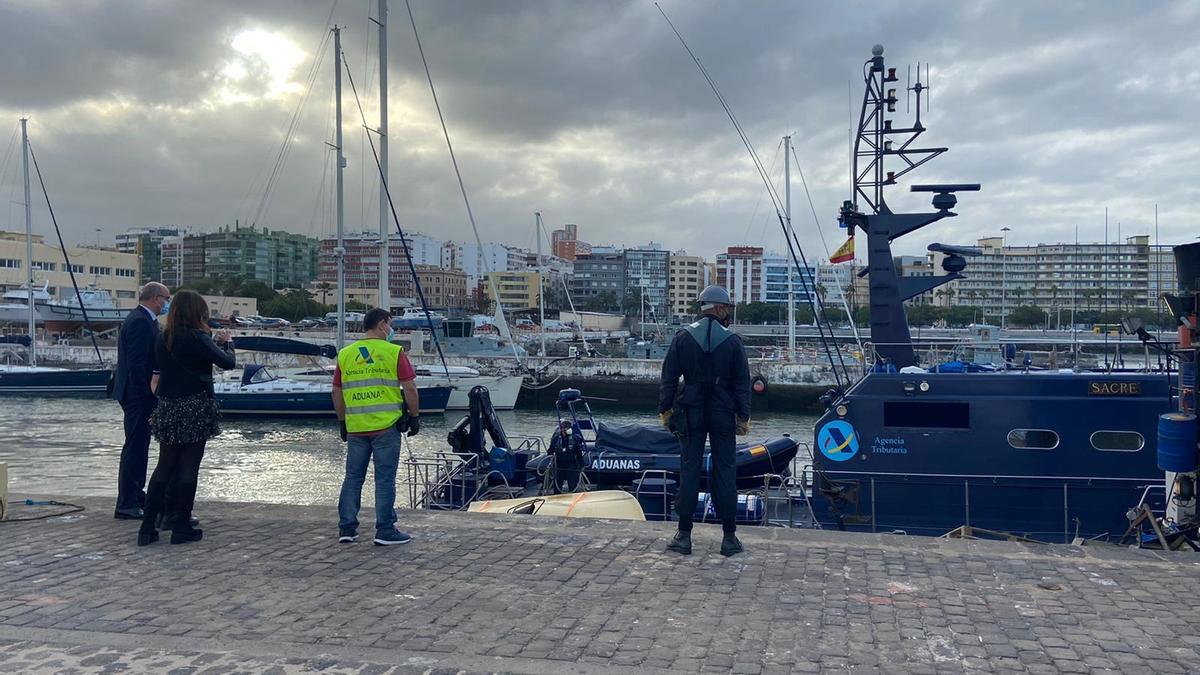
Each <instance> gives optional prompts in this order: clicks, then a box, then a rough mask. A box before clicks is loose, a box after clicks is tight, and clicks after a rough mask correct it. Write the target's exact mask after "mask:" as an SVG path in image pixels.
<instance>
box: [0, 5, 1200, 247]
mask: <svg viewBox="0 0 1200 675" xmlns="http://www.w3.org/2000/svg"><path fill="white" fill-rule="evenodd" d="M662 5H663V7H664V9H665V10H666V11H667V12H668V14H669V15H670V16H671V18H672V20H673V21H674V22H675V25H676V26H677V27H678V28H679V30H680V31H681V33H682V34H683V35H684V37H685V38H686V39H687V40H688V42H689V44H690V46H691V47H692V49H693V50H694V51H695V52H696V54H697V55H698V56H699V57H700V58H701V60H703V61H704V63H705V65H706V66H707V68H708V70H709V71H710V73H711V74H712V76H713V78H714V79H715V80H716V82H717V84H718V86H719V87H720V88H721V89H722V92H723V94H724V96H725V98H726V100H727V101H728V102H729V104H730V105H731V107H732V108H733V110H734V112H735V114H736V115H737V116H738V117H739V118H740V120H741V123H742V125H743V126H744V128H745V130H746V132H747V135H748V136H749V137H750V139H751V141H752V142H753V143H754V145H755V146H756V147H757V149H758V152H759V154H760V156H761V158H762V162H763V164H764V165H766V166H767V167H769V168H770V169H771V173H772V174H773V178H774V179H775V180H776V181H778V183H779V189H780V192H781V193H782V174H783V159H782V154H781V153H780V151H779V146H780V138H781V137H782V136H783V135H784V134H789V133H790V134H792V136H793V139H794V140H793V143H794V145H795V149H796V153H797V157H798V161H799V167H800V168H801V169H802V170H803V171H804V176H805V178H806V179H807V182H808V187H809V188H810V191H811V195H812V200H813V208H814V209H815V212H816V216H817V217H818V219H819V223H817V222H814V219H813V213H812V210H810V208H809V204H808V201H807V199H806V198H805V195H804V190H803V188H802V186H801V185H800V184H799V180H798V176H797V175H796V173H795V172H793V178H794V184H793V212H794V214H795V215H794V221H795V223H796V227H797V230H798V231H799V233H800V236H801V239H802V241H803V243H804V245H805V247H806V251H807V252H808V255H809V257H810V259H822V258H825V257H826V253H825V251H824V249H823V247H822V243H821V241H820V239H819V238H818V235H817V233H818V227H819V228H820V231H821V232H823V234H824V236H825V238H826V240H827V241H828V245H829V247H830V249H832V248H835V247H836V246H837V245H838V243H840V240H841V233H840V232H839V231H838V229H837V226H836V221H835V217H836V212H837V208H838V205H839V204H840V203H841V201H842V200H843V199H846V198H847V196H848V194H849V187H848V168H847V130H848V127H849V126H850V121H849V116H850V113H849V110H848V109H849V107H850V104H851V101H850V100H849V99H850V98H851V97H852V98H853V106H854V108H855V110H856V113H855V114H857V107H858V105H859V102H860V100H861V96H862V86H863V83H862V64H863V62H864V61H865V60H866V59H867V58H868V57H869V56H870V50H871V46H872V45H873V44H875V43H877V42H879V43H882V44H884V45H885V47H886V56H887V57H888V60H889V65H892V66H897V67H898V68H899V70H900V72H901V73H903V72H904V71H905V67H906V66H907V65H908V64H910V63H915V62H917V61H921V62H929V63H931V64H932V86H933V97H932V108H931V111H930V112H929V113H927V114H923V121H924V122H925V123H926V126H927V127H928V128H929V131H928V132H927V133H926V135H925V136H924V137H923V139H922V142H923V143H924V144H926V145H948V146H950V148H951V151H950V152H949V153H948V154H946V155H943V156H942V157H940V158H938V159H936V160H934V162H933V163H931V164H929V165H927V166H926V167H925V168H924V169H923V170H921V171H918V172H916V173H914V174H911V176H912V178H913V179H914V180H915V182H945V181H957V182H967V181H971V182H980V183H982V184H983V188H984V189H983V191H982V192H980V193H975V194H965V195H963V196H962V198H961V199H960V204H959V209H958V210H959V212H960V213H961V214H962V215H961V216H960V217H958V218H956V219H952V220H950V221H944V222H943V223H939V224H938V225H935V226H931V227H929V228H926V230H924V231H922V232H920V233H917V234H914V235H912V236H910V237H908V238H906V239H905V240H902V241H901V242H899V243H898V244H897V247H896V248H897V249H898V250H899V251H901V252H909V253H919V252H921V251H923V250H924V247H925V245H926V244H928V243H929V242H931V241H943V242H953V243H971V242H973V241H974V240H975V239H976V238H977V237H980V236H987V235H991V234H998V233H999V230H1000V228H1001V227H1004V226H1008V227H1010V228H1012V230H1011V232H1010V233H1009V240H1010V242H1015V243H1036V242H1049V241H1060V240H1067V241H1069V240H1073V239H1074V237H1075V226H1076V225H1078V227H1079V232H1080V239H1081V240H1085V241H1099V240H1102V238H1103V236H1104V234H1103V233H1104V209H1105V207H1107V208H1108V211H1109V220H1110V229H1111V232H1110V238H1111V239H1115V237H1116V227H1117V222H1118V221H1119V222H1120V223H1121V227H1122V234H1123V235H1129V234H1135V233H1146V232H1149V233H1151V234H1153V231H1154V206H1155V204H1156V203H1157V204H1158V209H1159V222H1160V232H1161V238H1162V241H1163V242H1164V243H1167V242H1178V241H1185V240H1190V239H1194V237H1195V236H1196V234H1197V227H1196V225H1197V215H1198V209H1197V201H1198V200H1197V196H1198V190H1197V187H1196V180H1195V176H1196V170H1197V169H1196V167H1197V166H1200V145H1198V144H1197V143H1195V142H1194V141H1193V140H1192V139H1193V137H1194V136H1195V134H1194V132H1193V128H1194V122H1193V120H1194V118H1195V115H1196V112H1195V111H1196V106H1197V103H1198V101H1197V92H1198V91H1200V69H1198V68H1197V63H1200V46H1197V44H1196V42H1195V35H1196V34H1197V33H1198V32H1200V4H1197V3H1196V2H1170V3H1165V2H1163V3H1160V2H1137V3H1131V2H1122V3H1116V2H1109V3H1105V2H1099V1H1087V2H1067V1H1062V2H1055V3H1045V2H1024V1H977V2H969V1H968V2H920V1H907V2H878V1H874V2H820V3H818V2H784V1H783V0H776V1H770V2H768V1H751V2H734V1H732V0H725V1H711V0H702V1H697V0H686V1H685V0H664V2H663V3H662ZM375 6H376V0H369V1H368V0H340V2H337V3H334V2H332V1H331V0H322V1H320V2H317V1H310V2H299V1H298V0H286V1H284V0H230V1H222V0H205V1H204V2H195V1H188V0H179V1H170V0H109V1H98V0H60V1H55V0H0V63H3V64H4V66H3V78H2V79H0V120H7V122H5V124H4V125H3V127H0V144H3V146H4V148H5V150H6V152H5V154H4V155H3V156H0V161H3V165H2V166H0V189H2V190H3V193H4V195H5V204H6V207H5V209H4V210H3V211H0V217H2V218H4V221H3V222H0V228H3V229H10V230H11V229H21V228H23V214H22V211H21V207H20V205H19V204H14V202H19V201H20V200H21V193H20V172H19V169H20V166H19V161H18V159H19V154H18V150H19V147H18V146H19V142H17V140H15V139H16V138H18V137H17V136H15V134H16V130H17V119H18V117H20V116H22V115H27V116H29V118H30V134H31V138H32V143H33V147H34V150H35V151H36V152H37V154H38V157H39V160H40V161H41V164H42V169H43V172H44V174H45V175H46V179H47V182H48V188H49V190H50V195H51V199H52V200H53V202H54V206H55V210H56V213H57V215H58V217H59V220H60V223H61V224H62V225H63V227H64V228H65V230H66V234H67V236H68V239H70V240H73V241H75V242H79V243H95V242H96V241H106V242H107V241H111V237H112V234H113V233H115V232H118V231H120V230H123V229H125V228H127V227H131V226H154V225H183V226H190V227H193V228H196V229H199V230H211V229H214V228H215V227H218V226H220V225H222V224H224V223H232V222H233V221H234V220H235V219H239V220H240V221H241V222H242V223H247V222H257V223H258V224H259V225H265V226H268V227H271V228H282V229H287V230H290V231H294V232H301V233H307V234H313V235H324V234H328V233H332V232H333V230H334V220H333V210H332V202H333V198H332V194H333V186H332V180H333V159H332V154H331V151H330V150H329V148H328V146H327V142H329V141H331V140H332V137H333V136H332V134H333V107H332V105H333V85H332V79H333V65H332V60H331V59H332V56H331V49H330V48H329V47H328V45H327V42H326V35H327V32H328V28H329V25H330V23H331V21H330V19H329V17H330V16H332V22H336V23H337V24H339V25H341V26H343V27H344V31H343V49H344V51H345V54H346V58H347V62H348V65H349V68H350V72H351V74H352V75H353V77H354V78H355V80H356V83H357V84H358V87H359V93H360V96H361V97H362V99H363V103H364V106H365V108H366V115H367V120H368V123H369V124H371V125H372V126H374V125H375V124H376V123H377V111H378V70H377V67H376V66H375V65H374V63H375V60H376V58H377V57H376V56H375V54H376V37H375V29H374V25H373V24H370V23H369V22H368V13H370V14H371V15H374V14H375ZM413 12H414V15H415V18H416V22H417V25H418V28H419V29H420V31H421V38H422V42H423V44H424V47H425V51H426V55H427V57H428V59H429V62H430V68H431V70H432V74H433V78H434V83H435V85H436V86H437V87H438V94H439V97H440V99H441V103H442V108H443V111H444V112H445V115H446V122H447V125H448V127H449V130H450V134H451V136H452V140H453V142H454V145H455V149H456V150H457V152H458V159H459V164H460V166H461V168H462V173H463V179H464V181H465V184H466V187H467V191H468V194H469V196H470V198H471V201H472V205H473V207H474V211H475V215H476V219H477V221H478V223H479V226H480V229H481V231H482V236H483V237H484V239H485V240H494V241H503V242H507V243H513V244H516V245H521V246H530V247H532V246H533V245H534V238H533V237H534V235H533V231H534V230H533V212H534V211H537V210H540V211H541V212H542V213H543V214H544V217H545V220H546V223H547V225H548V226H549V227H551V228H554V227H559V226H561V225H562V224H563V223H567V222H574V223H578V224H579V226H580V230H581V236H582V238H584V239H585V240H588V241H591V242H593V243H612V244H624V245H630V246H632V245H638V244H644V243H646V242H648V241H651V240H653V241H656V242H660V243H661V244H663V245H665V246H667V247H669V248H672V249H679V248H686V249H687V250H688V251H689V252H692V253H698V254H702V255H706V256H710V257H711V256H712V255H714V254H715V253H716V252H718V251H720V250H723V249H724V248H725V247H726V246H729V245H742V244H753V245H764V246H766V247H768V248H776V249H780V250H781V247H782V243H783V238H782V235H781V234H780V233H779V228H778V225H777V224H775V222H774V212H773V210H772V207H771V203H770V201H769V199H768V198H767V197H766V192H765V189H764V187H763V185H762V183H761V181H760V180H759V178H758V176H757V174H756V173H755V172H754V170H753V166H752V164H751V161H750V159H749V157H748V155H747V154H746V152H745V151H744V149H743V148H742V147H741V143H740V141H739V140H738V138H737V136H736V135H735V133H734V131H733V129H732V127H731V125H730V123H729V121H728V119H726V117H725V115H724V113H723V112H722V110H721V109H720V107H719V106H718V104H717V102H716V101H715V99H714V97H713V94H712V92H711V91H710V90H709V89H708V87H707V85H706V84H705V82H704V80H703V79H702V77H701V75H700V73H699V72H698V70H697V69H696V67H695V65H694V64H693V63H692V62H691V60H690V58H689V57H688V55H687V54H686V52H684V51H683V49H682V47H681V46H680V44H679V43H678V41H677V40H676V38H675V37H674V35H673V34H672V33H671V31H670V28H669V26H668V25H667V23H666V22H665V21H664V20H663V18H662V16H661V15H660V14H659V13H658V11H657V10H656V8H655V6H654V4H653V3H652V2H647V1H643V0H639V1H635V2H618V1H589V2H567V1H565V0H553V1H552V0H530V1H521V0H509V1H505V2H495V1H486V0H437V1H435V0H413ZM389 42H390V52H391V54H390V59H389V70H390V87H389V96H390V105H389V113H390V121H391V125H390V127H391V128H390V133H389V138H390V142H391V171H392V178H391V184H392V192H393V198H394V199H395V202H396V206H397V209H398V212H399V216H400V220H401V223H402V225H403V226H404V227H405V228H407V229H411V230H413V231H420V232H425V233H427V234H430V235H433V236H435V237H438V238H451V239H460V240H465V239H468V238H470V237H471V236H472V235H471V231H470V226H469V224H468V221H467V218H466V212H465V209H464V207H463V203H462V199H461V197H460V196H459V194H458V185H457V181H456V179H455V177H454V173H453V170H452V167H451V164H450V160H449V156H448V154H447V151H446V147H445V143H444V141H443V139H442V136H441V131H440V128H439V126H438V122H437V117H436V113H435V110H434V107H433V102H432V99H431V97H430V93H429V89H428V85H427V84H426V82H425V79H424V72H423V70H422V69H421V61H420V57H419V55H418V52H417V48H416V43H415V41H414V39H413V34H412V28H411V26H410V25H409V23H408V15H407V12H406V10H405V6H404V3H403V2H401V1H400V0H391V10H390V31H389ZM323 46H324V48H322V47H323ZM317 60H319V70H317V71H316V77H315V78H313V82H314V84H313V86H312V87H311V90H310V87H309V85H308V82H309V75H310V73H311V72H313V68H314V66H315V65H317ZM302 101H303V105H301V102H302ZM344 105H345V120H344V131H345V142H344V146H345V149H346V155H347V159H348V168H347V170H346V189H345V193H346V223H347V229H348V230H349V231H354V230H361V229H364V226H366V227H369V228H377V227H378V206H377V201H378V197H377V189H378V188H377V186H378V181H377V174H376V172H375V170H374V164H373V160H372V159H371V155H370V150H369V148H368V147H367V146H366V141H365V135H364V133H363V131H362V127H363V124H362V120H361V119H360V118H359V116H358V110H357V107H356V106H355V100H354V98H353V96H352V95H351V94H350V91H349V86H348V83H347V85H346V93H345V96H344ZM297 111H298V116H297V117H296V124H295V133H294V134H293V135H292V136H291V141H290V144H289V145H288V151H287V153H286V159H285V161H284V162H283V164H282V166H281V167H280V168H279V169H278V171H277V172H276V177H275V180H274V183H273V187H272V189H270V190H268V189H267V186H268V183H269V182H270V181H269V176H270V175H271V172H272V168H273V167H274V165H275V158H276V157H277V155H278V154H279V153H280V149H281V147H282V145H283V143H284V139H285V137H287V136H286V134H287V130H288V128H289V125H290V123H291V121H292V119H293V115H297ZM903 111H904V107H903V104H902V105H901V106H900V110H899V112H898V113H897V116H896V119H897V121H898V122H904V121H905V120H906V119H907V116H906V115H905V114H904V112H903ZM906 189H907V186H904V187H903V188H902V189H894V190H893V191H892V192H891V194H892V197H891V199H890V200H889V203H890V204H891V205H892V207H893V209H915V208H921V207H924V206H926V205H927V204H928V198H927V197H920V196H917V195H910V194H908V193H907V192H906ZM35 191H36V184H35ZM34 201H35V204H36V205H37V208H36V209H35V228H36V229H37V231H39V232H46V233H48V232H49V221H48V218H47V217H46V211H45V208H44V205H43V203H42V200H41V199H40V198H38V199H35V200H34Z"/></svg>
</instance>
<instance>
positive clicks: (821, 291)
mask: <svg viewBox="0 0 1200 675" xmlns="http://www.w3.org/2000/svg"><path fill="white" fill-rule="evenodd" d="M813 290H814V291H816V292H817V297H819V298H821V304H825V296H826V295H828V294H829V289H827V288H825V285H824V284H817V285H816V286H813Z"/></svg>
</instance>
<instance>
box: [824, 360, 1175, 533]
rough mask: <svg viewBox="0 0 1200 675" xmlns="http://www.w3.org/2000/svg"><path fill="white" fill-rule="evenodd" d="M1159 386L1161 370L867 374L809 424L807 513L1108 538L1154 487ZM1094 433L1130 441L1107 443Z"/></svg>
mask: <svg viewBox="0 0 1200 675" xmlns="http://www.w3.org/2000/svg"><path fill="white" fill-rule="evenodd" d="M1168 384H1169V383H1168V380H1167V376H1166V375H1165V374H1162V373H1099V372H1097V373H1088V372H1078V373H1074V372H1064V373H1060V372H1040V373H1039V372H1029V373H1005V372H995V373H923V374H889V373H872V374H870V375H868V376H867V377H866V378H864V379H863V380H861V381H860V382H858V383H856V384H855V385H854V387H852V388H851V389H850V391H848V392H847V394H846V395H845V396H844V397H843V398H842V399H841V400H839V401H838V402H837V403H836V404H835V405H834V406H833V407H832V408H831V409H830V410H829V411H827V412H826V414H825V415H824V416H823V417H822V418H821V420H820V421H818V422H817V424H816V426H815V429H814V431H815V437H814V450H813V468H814V471H815V472H816V485H815V486H814V488H813V511H814V515H815V516H816V518H817V519H818V520H820V521H821V523H822V524H823V525H825V526H826V527H839V528H843V529H847V530H864V531H868V532H869V531H877V532H891V531H894V530H901V531H904V532H907V533H908V534H921V535H934V536H940V535H944V534H947V533H949V532H952V531H954V530H957V529H958V528H962V527H964V526H966V527H970V528H974V529H984V530H992V531H995V532H1003V533H1009V534H1013V535H1017V536H1023V537H1028V538H1032V539H1037V540H1041V541H1050V542H1063V541H1070V540H1072V539H1074V538H1075V536H1076V535H1078V536H1081V537H1097V536H1103V535H1105V534H1107V535H1109V536H1111V537H1113V538H1119V537H1120V536H1121V534H1123V533H1124V531H1125V529H1126V528H1127V527H1128V525H1129V523H1128V520H1127V519H1126V516H1125V514H1126V511H1127V510H1129V509H1130V508H1132V507H1134V506H1135V505H1137V504H1138V502H1139V501H1140V500H1141V498H1142V495H1143V493H1144V492H1145V490H1146V487H1147V486H1152V485H1153V486H1161V485H1162V481H1163V474H1162V472H1161V471H1159V470H1158V467H1157V462H1156V457H1157V438H1156V427H1155V425H1156V423H1157V421H1158V416H1159V415H1160V414H1161V413H1164V412H1167V411H1168V410H1170V409H1171V403H1170V388H1169V386H1168ZM838 410H841V411H842V412H843V414H842V415H839V414H838V412H837V411H838ZM1096 434H1100V435H1101V436H1100V437H1113V436H1120V437H1122V438H1125V439H1132V440H1134V441H1136V442H1135V443H1133V445H1132V446H1130V447H1125V448H1116V447H1106V446H1105V445H1104V444H1103V443H1101V444H1100V445H1097V444H1096V443H1097V440H1096V439H1097V436H1096ZM1028 439H1033V440H1028ZM1160 495H1161V490H1159V491H1157V492H1154V491H1152V493H1151V495H1150V496H1151V497H1159V498H1158V502H1157V503H1156V502H1155V500H1154V499H1153V498H1151V499H1150V500H1149V503H1150V504H1151V506H1152V507H1153V508H1155V509H1160V508H1161V507H1162V503H1161V502H1162V499H1161V497H1160Z"/></svg>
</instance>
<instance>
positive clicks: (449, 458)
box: [404, 436, 543, 511]
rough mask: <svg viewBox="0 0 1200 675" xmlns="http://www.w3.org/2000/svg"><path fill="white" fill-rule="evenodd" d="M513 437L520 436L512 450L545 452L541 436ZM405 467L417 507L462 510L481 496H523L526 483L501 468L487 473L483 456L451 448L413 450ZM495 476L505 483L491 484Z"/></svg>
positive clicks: (413, 503) (410, 502)
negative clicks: (427, 451)
mask: <svg viewBox="0 0 1200 675" xmlns="http://www.w3.org/2000/svg"><path fill="white" fill-rule="evenodd" d="M510 440H519V443H518V444H517V446H516V447H514V448H512V449H511V450H510V452H526V453H529V454H530V455H531V456H533V457H536V456H538V455H541V454H542V453H543V450H542V439H540V438H537V437H533V436H514V437H512V438H511V439H510ZM404 468H405V476H406V478H407V483H408V496H409V501H408V503H409V506H410V507H411V508H414V509H429V510H440V511H459V510H463V509H465V508H467V506H468V505H469V504H470V503H471V502H473V501H475V500H477V499H481V498H492V497H502V498H505V499H507V498H512V497H519V496H521V493H522V492H524V486H513V485H511V484H510V483H509V482H508V478H507V477H506V476H505V475H504V474H502V473H500V472H499V471H494V470H489V471H487V472H486V473H484V472H483V471H482V469H483V466H482V464H481V462H480V457H479V455H477V454H474V453H472V454H466V453H462V454H460V453H455V452H452V451H449V450H436V451H434V452H432V453H430V454H423V455H414V454H411V453H410V454H409V456H408V457H407V458H406V459H405V460H404ZM468 476H470V477H471V479H472V480H473V481H474V489H470V487H469V485H470V481H467V480H466V477H468ZM493 477H498V478H499V479H500V482H501V483H502V485H496V486H491V485H490V483H491V480H492V478H493Z"/></svg>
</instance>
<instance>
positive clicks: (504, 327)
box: [371, 0, 521, 361]
mask: <svg viewBox="0 0 1200 675" xmlns="http://www.w3.org/2000/svg"><path fill="white" fill-rule="evenodd" d="M404 6H405V8H406V9H407V10H408V21H409V23H411V24H412V29H413V38H414V39H415V40H416V42H417V51H418V52H419V53H420V54H421V65H423V66H424V67H425V79H426V80H427V81H428V82H429V93H430V94H431V95H432V96H433V105H434V107H435V108H436V109H437V114H438V121H439V122H440V123H441V125H442V136H444V137H445V139H446V148H447V150H449V151H450V163H451V164H453V165H454V175H455V177H457V178H458V190H459V192H461V193H462V198H463V205H464V206H466V209H467V220H469V221H470V222H471V230H472V231H474V233H475V243H476V245H477V246H478V247H479V252H480V253H481V254H482V252H483V238H482V237H480V236H479V226H478V225H476V224H475V213H474V212H473V211H472V210H471V200H470V199H469V198H467V187H466V185H465V184H464V183H463V177H462V171H460V170H459V168H458V158H457V156H456V155H455V154H454V144H453V143H451V142H450V131H449V130H448V129H447V128H446V118H445V116H444V115H442V104H441V103H440V102H438V97H437V89H436V88H435V87H434V86H433V75H432V74H431V73H430V72H429V61H428V60H427V59H426V58H425V48H424V47H423V46H421V34H420V32H418V31H417V20H416V19H415V18H414V17H413V12H412V2H411V1H410V0H404ZM374 147H375V144H374V143H372V144H371V148H372V150H373V149H374ZM389 200H390V197H389ZM480 257H481V258H482V261H483V269H484V271H485V272H486V273H487V279H488V284H489V285H490V286H491V290H492V297H493V298H495V299H496V315H497V318H498V319H499V320H500V325H499V326H498V328H499V329H500V334H501V336H503V337H505V338H507V339H508V340H509V342H510V343H512V347H513V356H514V357H515V358H516V359H517V360H518V361H520V358H521V357H520V355H519V354H518V353H517V343H516V341H515V340H513V337H512V333H511V332H509V330H508V320H507V319H505V317H504V307H503V305H502V304H501V302H500V293H499V291H497V290H496V278H495V276H494V275H493V274H492V269H491V268H492V265H491V263H489V262H488V259H487V256H484V255H481V256H480Z"/></svg>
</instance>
